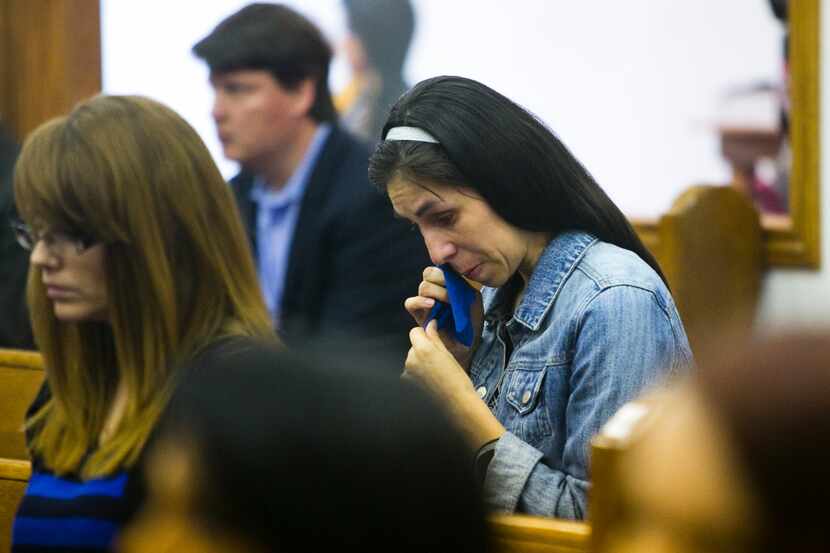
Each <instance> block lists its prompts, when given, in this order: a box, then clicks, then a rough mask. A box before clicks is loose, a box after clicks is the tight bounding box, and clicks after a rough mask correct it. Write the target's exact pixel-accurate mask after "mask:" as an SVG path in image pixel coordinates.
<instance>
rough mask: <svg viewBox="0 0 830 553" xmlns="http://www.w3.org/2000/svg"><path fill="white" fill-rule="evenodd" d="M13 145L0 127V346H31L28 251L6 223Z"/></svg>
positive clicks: (11, 208)
mask: <svg viewBox="0 0 830 553" xmlns="http://www.w3.org/2000/svg"><path fill="white" fill-rule="evenodd" d="M16 157H17V145H16V144H15V143H14V141H13V140H12V139H11V137H9V136H8V134H7V133H6V132H5V131H4V129H3V128H2V127H0V347H2V348H19V349H34V347H35V344H34V339H33V337H32V328H31V326H30V324H29V312H28V310H27V309H26V275H27V274H28V271H29V252H27V251H26V250H24V249H23V248H21V247H20V246H19V245H18V244H17V242H16V241H15V238H14V233H13V232H12V230H11V227H10V226H9V224H8V221H9V219H10V218H12V217H14V216H16V212H15V209H14V194H13V191H12V178H11V177H12V167H13V165H14V160H15V158H16Z"/></svg>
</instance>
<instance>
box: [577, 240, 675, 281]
mask: <svg viewBox="0 0 830 553" xmlns="http://www.w3.org/2000/svg"><path fill="white" fill-rule="evenodd" d="M578 269H579V272H580V273H582V274H583V275H585V277H586V278H588V279H589V280H590V281H591V282H592V283H593V284H594V285H595V286H596V287H597V288H599V289H604V288H609V287H612V286H635V287H638V288H643V289H645V290H649V291H651V292H660V293H663V292H665V291H667V289H666V285H665V283H664V282H663V279H661V278H660V275H658V274H657V273H656V272H655V271H654V269H652V268H651V266H650V265H649V264H648V263H646V262H645V261H643V259H642V258H641V257H640V256H639V255H637V254H636V253H634V252H632V251H631V250H627V249H625V248H621V247H619V246H616V245H614V244H610V243H608V242H602V241H599V240H598V241H596V242H594V244H592V246H591V247H590V248H588V250H587V251H586V252H585V255H584V256H583V258H582V259H581V260H580V262H579V264H578Z"/></svg>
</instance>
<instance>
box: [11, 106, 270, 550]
mask: <svg viewBox="0 0 830 553" xmlns="http://www.w3.org/2000/svg"><path fill="white" fill-rule="evenodd" d="M14 190H15V200H16V202H17V207H18V211H19V213H20V216H21V217H22V220H21V221H19V222H18V223H17V224H16V232H17V235H18V241H19V242H20V244H21V245H22V246H23V247H24V248H26V249H30V250H31V265H32V268H31V270H30V273H29V282H28V302H29V307H30V310H31V314H32V325H33V329H34V334H35V341H36V343H37V346H38V348H39V349H40V351H41V353H42V354H43V359H44V364H45V367H46V382H45V384H44V387H43V389H42V390H41V393H40V394H39V395H38V397H37V399H36V400H35V402H34V404H33V405H32V407H31V408H30V410H29V413H28V418H27V421H26V427H27V438H28V446H29V450H30V453H31V456H32V460H33V472H32V477H31V480H30V484H29V487H28V488H27V491H26V495H25V496H24V498H23V501H22V503H21V506H20V509H19V511H18V514H17V518H16V519H15V524H14V532H13V544H14V545H13V548H14V550H15V551H16V550H17V548H21V549H23V548H25V550H26V551H36V550H51V548H56V547H74V548H76V549H80V550H90V551H97V550H104V549H106V548H107V547H108V545H109V542H110V541H111V540H112V537H113V536H114V535H115V534H116V533H117V531H118V528H119V527H120V525H121V524H123V523H124V521H125V520H127V519H128V518H129V517H130V516H131V515H132V513H133V512H134V511H135V509H136V508H137V506H138V504H139V503H140V502H141V499H142V494H143V490H142V488H141V483H140V479H139V478H138V477H137V476H136V474H137V468H136V467H137V466H138V464H139V460H140V459H141V455H142V451H143V449H144V445H145V443H146V441H147V440H148V437H149V436H150V435H151V433H152V431H153V429H154V428H155V426H156V423H157V421H158V419H159V417H160V416H161V414H162V412H163V411H164V409H165V407H166V406H167V404H168V402H169V400H170V397H171V396H172V395H173V393H174V390H175V388H176V385H177V383H178V380H179V377H180V376H181V374H182V373H183V372H184V371H185V368H186V366H187V365H188V364H189V363H191V362H192V361H193V359H195V358H196V357H197V356H200V355H201V356H204V355H208V356H210V355H219V354H221V352H223V351H224V350H226V349H228V348H231V347H236V346H233V345H232V344H236V343H239V342H242V343H247V342H251V343H254V342H257V343H258V342H259V340H260V339H261V340H264V341H274V340H275V338H274V337H273V331H272V330H271V326H270V321H269V318H268V314H267V311H266V309H265V305H264V303H263V300H262V295H261V292H260V289H259V286H258V283H257V277H256V271H255V269H254V264H253V260H252V258H251V254H250V250H249V248H248V245H247V241H246V239H245V232H244V229H243V227H242V224H241V222H240V220H239V216H238V212H237V210H236V208H235V205H234V200H233V196H232V194H231V192H230V190H228V188H227V186H226V184H225V182H224V180H223V179H222V176H221V174H220V173H219V170H218V169H217V167H216V165H215V163H214V162H213V159H212V158H211V156H210V153H209V152H208V150H207V148H206V147H205V145H204V144H203V143H202V141H201V139H200V138H199V136H198V135H197V134H196V132H195V131H194V130H193V128H192V127H191V126H190V125H189V124H187V122H185V121H184V119H182V118H181V117H180V116H179V115H177V114H176V113H175V112H173V111H172V110H171V109H169V108H167V107H165V106H163V105H162V104H160V103H157V102H155V101H152V100H149V99H146V98H141V97H132V96H98V97H95V98H92V99H90V100H88V101H85V102H82V103H81V104H79V105H78V106H76V107H75V109H73V110H72V112H71V113H70V114H69V115H67V116H65V117H59V118H56V119H53V120H52V121H49V122H47V123H45V124H43V125H42V126H40V127H39V128H38V129H37V130H35V131H34V132H33V133H32V134H31V135H30V136H29V137H28V139H27V140H26V142H25V143H24V145H23V148H22V150H21V153H20V157H19V159H18V162H17V165H16V169H15V179H14Z"/></svg>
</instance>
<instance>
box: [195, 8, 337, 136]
mask: <svg viewBox="0 0 830 553" xmlns="http://www.w3.org/2000/svg"><path fill="white" fill-rule="evenodd" d="M193 53H194V54H195V55H196V56H197V57H199V58H200V59H202V60H204V61H205V63H207V64H208V67H210V71H211V72H212V73H226V72H228V71H235V70H239V69H261V70H265V71H268V72H270V73H271V74H272V75H273V76H274V78H275V79H276V80H277V81H278V82H279V83H280V85H282V86H283V87H285V88H288V89H289V90H291V89H294V88H296V87H297V85H299V83H300V82H301V81H303V80H305V79H307V78H311V79H313V80H314V81H315V82H316V86H315V98H314V104H313V105H312V106H311V110H310V111H309V115H310V116H311V117H312V118H313V119H314V120H316V121H318V122H323V121H334V120H336V119H337V112H336V111H335V109H334V103H333V102H332V99H331V92H330V91H329V85H328V80H329V62H330V61H331V56H332V52H331V48H330V47H329V45H328V43H327V42H326V40H325V39H324V38H323V35H322V33H321V32H320V30H319V29H318V28H317V27H316V26H315V25H314V24H313V23H312V22H311V21H309V20H308V19H306V18H305V17H303V16H302V15H300V14H299V13H297V12H296V11H294V10H292V9H291V8H288V7H286V6H283V5H281V4H263V3H258V4H249V5H248V6H245V7H244V8H242V9H241V10H239V11H238V12H236V13H234V14H233V15H231V16H229V17H227V18H226V19H224V20H223V21H221V22H220V23H219V25H217V26H216V28H215V29H213V31H211V33H210V34H209V35H207V36H206V37H205V38H203V39H202V40H200V41H199V42H198V43H196V45H195V46H194V47H193Z"/></svg>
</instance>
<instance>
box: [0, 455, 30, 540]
mask: <svg viewBox="0 0 830 553" xmlns="http://www.w3.org/2000/svg"><path fill="white" fill-rule="evenodd" d="M30 473H31V467H30V466H29V461H22V460H20V459H3V458H0V551H8V550H9V549H10V548H11V535H12V534H11V533H12V521H13V520H14V515H15V513H16V512H17V506H18V504H19V503H20V499H21V498H22V497H23V492H24V491H25V489H26V484H27V482H28V480H29V475H30Z"/></svg>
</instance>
